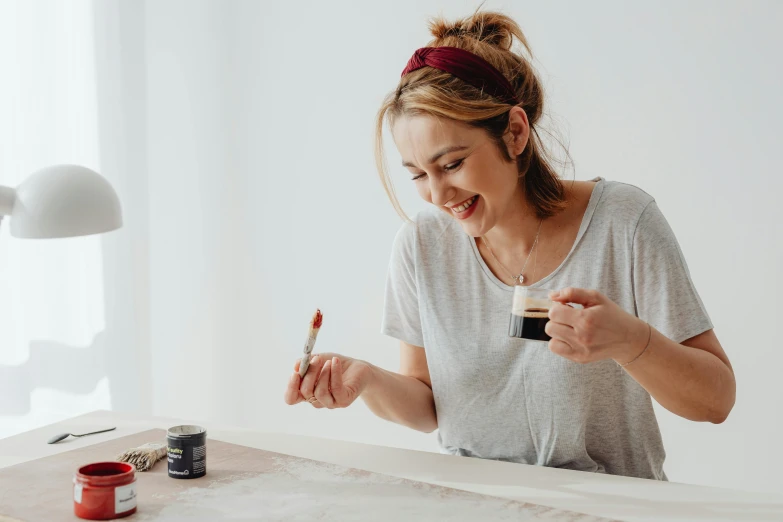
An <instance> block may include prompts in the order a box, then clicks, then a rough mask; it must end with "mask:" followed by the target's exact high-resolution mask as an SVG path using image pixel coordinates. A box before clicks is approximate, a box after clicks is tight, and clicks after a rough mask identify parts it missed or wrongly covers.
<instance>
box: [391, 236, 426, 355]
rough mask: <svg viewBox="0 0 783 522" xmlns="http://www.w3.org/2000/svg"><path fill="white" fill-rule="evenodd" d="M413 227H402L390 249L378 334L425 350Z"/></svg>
mask: <svg viewBox="0 0 783 522" xmlns="http://www.w3.org/2000/svg"><path fill="white" fill-rule="evenodd" d="M415 253H416V224H415V223H405V224H403V226H402V227H401V228H400V230H399V231H398V232H397V235H396V237H395V238H394V245H393V247H392V254H391V260H390V262H389V272H388V275H387V278H386V294H385V296H384V303H383V321H382V325H381V333H383V334H384V335H388V336H391V337H394V338H395V339H399V340H400V341H403V342H406V343H408V344H412V345H414V346H424V339H423V336H422V333H421V317H420V316H419V291H418V285H417V281H416V262H415V261H416V257H415Z"/></svg>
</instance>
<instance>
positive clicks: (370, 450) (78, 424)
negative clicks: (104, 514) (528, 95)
mask: <svg viewBox="0 0 783 522" xmlns="http://www.w3.org/2000/svg"><path fill="white" fill-rule="evenodd" d="M182 423H198V422H197V420H195V419H191V420H189V421H182V420H178V419H163V418H159V417H141V416H134V415H128V414H120V413H115V412H108V411H97V412H93V413H90V414H87V415H83V416H80V417H75V418H73V419H69V420H67V421H63V422H59V423H56V424H52V425H50V426H46V427H44V428H39V429H36V430H32V431H29V432H26V433H22V434H19V435H16V436H13V437H9V438H6V439H2V440H0V468H3V467H6V466H11V465H14V464H19V463H22V462H27V461H30V460H34V459H38V458H41V457H46V456H48V455H54V454H57V453H61V452H64V451H68V450H71V449H76V448H81V447H85V446H90V445H92V444H96V443H98V442H103V441H107V440H111V439H114V438H117V437H123V436H126V435H130V434H133V433H138V432H141V431H145V430H149V429H154V428H160V429H166V428H168V427H170V426H173V425H176V424H182ZM203 425H204V426H205V427H206V428H207V431H208V434H209V435H208V436H209V438H210V439H216V440H222V441H224V442H230V443H233V444H242V445H245V446H251V447H254V448H259V449H264V450H269V451H276V452H279V453H285V454H288V455H295V456H298V457H304V458H310V459H315V460H320V461H325V462H331V463H333V464H338V465H342V466H349V467H353V468H359V469H364V470H367V471H373V472H377V473H384V474H387V475H393V476H396V477H401V478H407V479H412V480H417V481H422V482H429V483H431V484H438V485H442V486H447V487H452V488H457V489H462V490H467V491H473V492H476V493H482V494H487V495H494V496H497V497H504V498H508V499H513V500H521V501H525V502H531V503H535V504H541V505H545V506H551V507H556V508H564V509H569V510H573V511H578V512H581V513H588V514H591V515H599V516H604V517H608V518H615V519H620V520H629V521H642V520H643V521H661V520H682V521H686V520H687V521H693V520H700V521H704V520H710V521H712V520H742V521H756V520H765V521H767V520H768V521H773V520H774V521H783V498H776V497H773V496H772V495H770V494H762V493H749V492H743V491H736V490H729V489H719V488H708V487H703V486H693V485H688V484H677V483H671V482H657V481H652V480H642V479H632V478H626V477H615V476H609V475H600V474H594V473H585V472H580V471H570V470H561V469H551V468H542V467H538V466H526V465H522V464H511V463H506V462H496V461H487V460H481V459H472V458H464V457H454V456H450V455H440V454H437V453H428V452H421V451H412V450H404V449H398V448H388V447H382V446H372V445H367V444H359V443H355V442H343V441H337V440H331V439H321V438H315V437H305V436H300V435H289V434H281V433H266V432H259V431H253V430H247V429H240V428H232V427H228V426H213V425H210V424H203ZM111 426H116V427H117V429H116V430H115V431H111V432H108V433H102V434H99V435H91V436H89V437H84V438H81V439H74V438H70V439H68V440H67V441H64V442H61V443H59V444H53V445H49V444H46V441H47V440H48V439H49V438H50V437H51V436H53V435H56V434H58V433H64V432H70V433H85V432H89V431H93V430H98V429H103V428H107V427H111Z"/></svg>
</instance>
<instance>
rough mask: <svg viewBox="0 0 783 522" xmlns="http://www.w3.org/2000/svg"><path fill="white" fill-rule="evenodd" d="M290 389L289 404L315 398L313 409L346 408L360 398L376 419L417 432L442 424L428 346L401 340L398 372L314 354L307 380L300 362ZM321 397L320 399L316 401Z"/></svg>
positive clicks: (360, 362) (350, 360) (347, 359)
mask: <svg viewBox="0 0 783 522" xmlns="http://www.w3.org/2000/svg"><path fill="white" fill-rule="evenodd" d="M294 370H295V371H294V374H293V375H292V376H291V379H290V380H289V383H288V388H287V390H286V395H285V398H286V402H287V403H288V404H297V403H299V402H304V401H308V399H311V398H312V397H314V398H315V399H312V400H314V402H312V403H311V404H312V406H313V407H315V408H324V407H325V408H329V409H333V408H346V407H348V406H350V405H351V404H353V402H354V401H355V400H356V399H357V398H358V397H361V398H362V399H363V400H364V402H365V403H366V404H367V406H368V407H369V408H370V410H371V411H372V412H373V413H375V414H376V415H377V416H378V417H380V418H382V419H385V420H388V421H391V422H396V423H397V424H402V425H403V426H407V427H409V428H413V429H415V430H418V431H423V432H427V433H429V432H432V431H434V430H436V429H437V427H438V420H437V417H436V414H435V399H434V397H433V395H432V388H431V386H432V385H431V381H430V372H429V368H428V367H427V357H426V355H425V352H424V348H422V347H420V346H414V345H411V344H408V343H404V342H400V372H399V373H395V372H390V371H388V370H384V369H382V368H378V367H377V366H375V365H372V364H370V363H367V362H364V361H360V360H358V359H351V358H349V357H344V356H341V355H337V354H318V355H316V356H314V357H313V359H312V361H311V363H310V367H309V368H308V369H307V374H305V376H304V378H303V379H300V378H299V373H298V370H299V361H297V363H296V365H295V367H294ZM316 399H317V400H316Z"/></svg>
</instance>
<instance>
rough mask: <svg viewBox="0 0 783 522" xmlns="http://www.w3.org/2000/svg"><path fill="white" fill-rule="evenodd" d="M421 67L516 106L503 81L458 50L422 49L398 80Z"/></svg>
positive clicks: (508, 85)
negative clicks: (442, 72) (433, 70)
mask: <svg viewBox="0 0 783 522" xmlns="http://www.w3.org/2000/svg"><path fill="white" fill-rule="evenodd" d="M422 67H433V68H435V69H440V70H441V71H444V72H447V73H449V74H451V75H453V76H456V77H457V78H459V79H460V80H462V81H464V82H466V83H469V84H470V85H472V86H473V87H475V88H477V89H479V90H482V91H484V92H486V93H488V94H491V95H492V96H494V97H495V98H498V99H500V100H502V101H504V102H506V103H509V104H511V105H517V104H518V103H519V100H517V96H516V94H515V93H514V88H513V87H512V86H511V83H510V82H509V81H508V80H507V79H506V77H505V76H503V74H502V73H501V72H500V71H498V70H497V69H495V68H494V67H493V66H492V65H491V64H490V63H489V62H487V61H486V60H484V59H483V58H481V57H480V56H477V55H475V54H473V53H471V52H470V51H466V50H464V49H460V48H458V47H422V48H421V49H417V50H416V52H415V53H413V56H411V59H410V60H408V65H407V66H406V67H405V70H404V71H402V74H401V75H400V76H401V77H402V76H405V75H406V74H408V73H409V72H411V71H415V70H416V69H421V68H422Z"/></svg>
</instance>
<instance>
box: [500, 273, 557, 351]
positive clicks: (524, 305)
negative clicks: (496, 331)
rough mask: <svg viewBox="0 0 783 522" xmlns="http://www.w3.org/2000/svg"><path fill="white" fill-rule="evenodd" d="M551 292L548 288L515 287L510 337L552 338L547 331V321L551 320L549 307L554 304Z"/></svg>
mask: <svg viewBox="0 0 783 522" xmlns="http://www.w3.org/2000/svg"><path fill="white" fill-rule="evenodd" d="M549 292H550V290H549V289H546V288H529V287H526V286H517V287H514V300H513V303H512V306H511V320H510V321H509V326H508V335H509V337H518V338H520V339H530V340H532V341H549V340H550V339H551V337H550V336H549V334H547V333H546V331H545V328H546V323H548V322H549V309H550V307H551V306H552V301H551V300H550V299H549Z"/></svg>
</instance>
